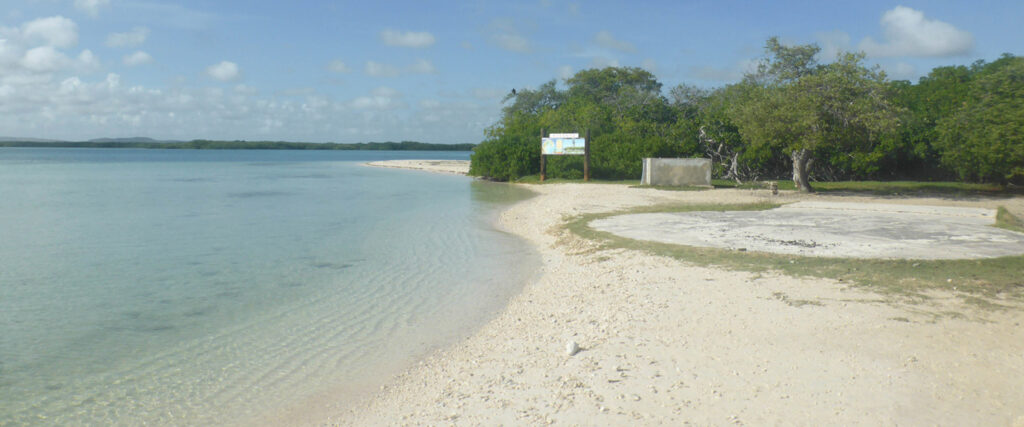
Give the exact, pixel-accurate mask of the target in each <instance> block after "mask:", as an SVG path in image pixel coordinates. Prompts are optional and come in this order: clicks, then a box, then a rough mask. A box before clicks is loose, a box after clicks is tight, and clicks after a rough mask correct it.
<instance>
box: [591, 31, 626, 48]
mask: <svg viewBox="0 0 1024 427" xmlns="http://www.w3.org/2000/svg"><path fill="white" fill-rule="evenodd" d="M594 43H597V45H598V46H601V47H603V48H605V49H612V50H617V51H621V52H626V53H633V52H636V46H633V44H632V43H629V42H624V41H621V40H617V39H615V37H613V36H612V33H610V32H608V31H599V32H598V33H597V35H595V36H594Z"/></svg>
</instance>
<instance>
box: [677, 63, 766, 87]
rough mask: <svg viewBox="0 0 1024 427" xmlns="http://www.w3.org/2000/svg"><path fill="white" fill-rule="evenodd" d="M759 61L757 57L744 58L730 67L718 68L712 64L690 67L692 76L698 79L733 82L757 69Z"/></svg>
mask: <svg viewBox="0 0 1024 427" xmlns="http://www.w3.org/2000/svg"><path fill="white" fill-rule="evenodd" d="M757 64H758V61H757V60H755V59H744V60H741V61H738V62H736V63H735V64H733V65H732V66H730V67H724V68H718V67H712V66H708V65H705V66H700V67H690V72H689V74H690V76H692V77H693V78H695V79H698V80H704V81H709V82H716V83H732V82H736V81H739V80H740V79H742V78H743V75H744V74H746V73H753V72H755V71H757Z"/></svg>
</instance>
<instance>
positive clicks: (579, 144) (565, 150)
mask: <svg viewBox="0 0 1024 427" xmlns="http://www.w3.org/2000/svg"><path fill="white" fill-rule="evenodd" d="M556 135H557V134H556ZM540 148H541V149H540V153H541V154H542V155H546V156H563V155H579V156H582V155H583V154H585V153H586V148H587V142H586V140H585V139H583V138H555V137H548V138H542V139H541V144H540Z"/></svg>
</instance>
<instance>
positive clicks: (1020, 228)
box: [996, 206, 1024, 233]
mask: <svg viewBox="0 0 1024 427" xmlns="http://www.w3.org/2000/svg"><path fill="white" fill-rule="evenodd" d="M996 227H999V228H1003V229H1007V230H1010V231H1016V232H1018V233H1024V221H1021V219H1020V218H1017V217H1016V216H1013V214H1012V213H1010V211H1008V210H1006V208H1005V207H1002V206H1000V207H999V209H998V210H997V211H996Z"/></svg>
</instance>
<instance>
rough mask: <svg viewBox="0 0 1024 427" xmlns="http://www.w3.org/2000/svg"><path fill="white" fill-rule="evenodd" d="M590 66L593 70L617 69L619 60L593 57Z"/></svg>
mask: <svg viewBox="0 0 1024 427" xmlns="http://www.w3.org/2000/svg"><path fill="white" fill-rule="evenodd" d="M590 66H591V67H594V68H605V67H618V66H619V60H618V59H615V58H608V57H604V56H595V57H594V59H592V60H591V61H590Z"/></svg>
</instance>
